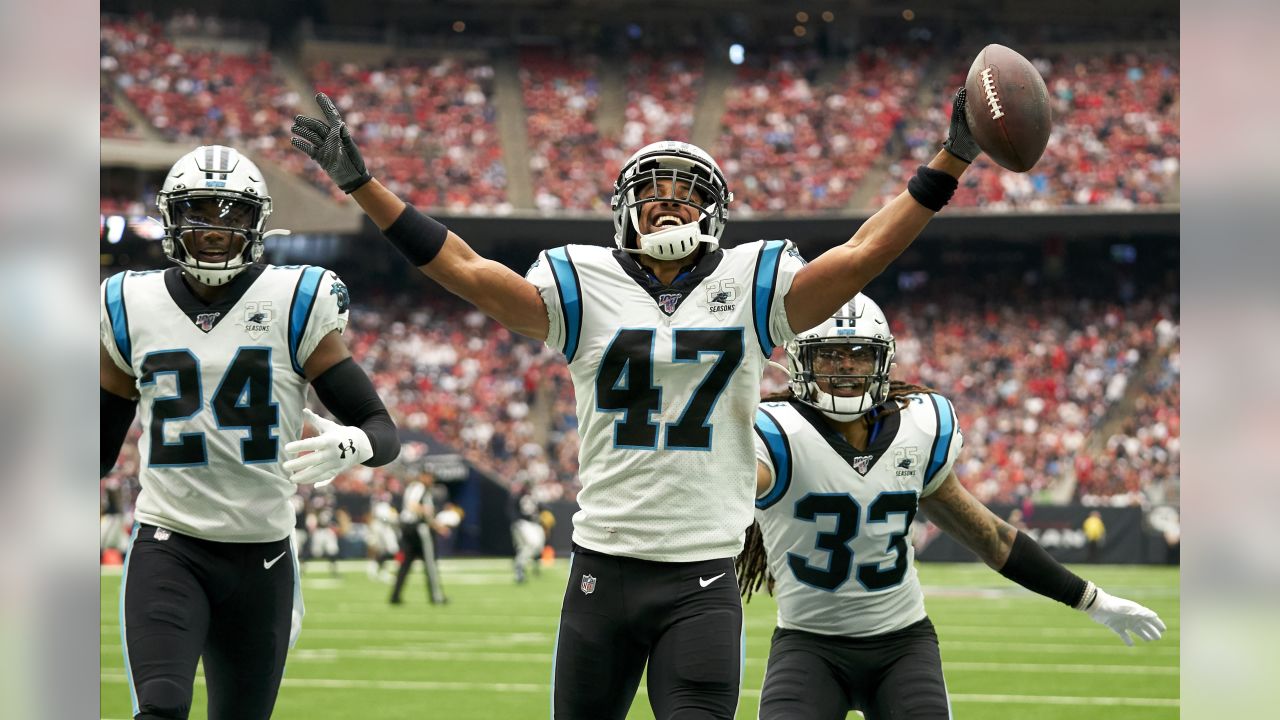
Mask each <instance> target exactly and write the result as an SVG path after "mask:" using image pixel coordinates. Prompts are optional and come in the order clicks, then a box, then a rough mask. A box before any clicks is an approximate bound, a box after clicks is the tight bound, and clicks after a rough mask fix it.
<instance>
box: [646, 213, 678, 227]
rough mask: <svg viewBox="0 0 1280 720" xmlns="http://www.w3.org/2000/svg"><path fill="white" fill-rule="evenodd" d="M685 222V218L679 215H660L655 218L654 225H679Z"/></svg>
mask: <svg viewBox="0 0 1280 720" xmlns="http://www.w3.org/2000/svg"><path fill="white" fill-rule="evenodd" d="M684 224H685V222H684V218H682V217H680V216H679V215H659V216H657V217H656V218H654V219H653V227H656V228H664V227H678V226H680V225H684Z"/></svg>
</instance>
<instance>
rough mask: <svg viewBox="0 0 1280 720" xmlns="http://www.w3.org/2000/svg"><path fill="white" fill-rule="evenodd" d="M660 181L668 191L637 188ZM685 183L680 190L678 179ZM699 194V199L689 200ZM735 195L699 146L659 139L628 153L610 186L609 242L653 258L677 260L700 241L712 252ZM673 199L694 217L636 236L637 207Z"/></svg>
mask: <svg viewBox="0 0 1280 720" xmlns="http://www.w3.org/2000/svg"><path fill="white" fill-rule="evenodd" d="M658 180H669V181H671V182H670V183H669V184H670V192H669V194H667V195H664V196H663V197H656V195H657V193H656V192H654V193H645V194H646V195H648V196H647V197H637V193H638V191H640V190H642V189H647V188H649V187H650V186H652V187H655V188H656V187H657V182H658ZM678 182H683V183H685V185H686V186H687V187H686V189H685V190H684V191H683V192H682V191H680V190H679V189H678V188H677V183H678ZM695 192H696V193H697V194H698V197H699V200H700V201H701V202H699V201H698V200H695V199H694V198H693V194H694V193H695ZM731 200H733V193H731V192H729V189H728V187H727V186H726V185H725V181H724V173H722V172H720V166H719V165H717V164H716V161H715V160H713V159H712V158H711V156H710V155H708V154H707V153H706V152H705V151H704V150H703V149H702V148H699V147H698V146H696V145H691V144H689V143H685V142H679V141H676V140H662V141H660V142H656V143H652V144H649V145H646V146H644V147H642V148H640V151H639V152H637V153H636V154H635V155H632V156H631V158H630V159H629V160H627V162H626V164H625V165H623V166H622V171H621V172H620V173H618V180H617V182H615V183H614V185H613V199H612V201H611V202H610V205H611V207H612V208H613V230H614V234H613V241H614V243H615V244H616V245H617V246H618V248H619V249H621V250H623V251H625V252H630V253H637V254H642V255H648V256H649V257H652V258H654V259H657V260H679V259H681V258H685V257H688V256H689V255H692V254H693V251H694V250H696V249H697V248H698V244H699V243H707V244H708V245H710V246H711V247H710V248H709V250H710V251H714V250H715V249H716V248H718V247H719V246H720V235H721V234H722V233H723V232H724V224H725V220H726V219H727V218H728V205H729V202H730V201H731ZM651 202H676V203H679V204H681V205H688V206H690V207H693V208H695V209H697V211H698V220H697V221H696V222H691V223H687V224H684V225H675V226H671V227H665V228H663V229H661V230H658V231H656V232H652V233H649V234H648V235H642V234H640V231H639V228H640V212H639V211H640V208H641V206H643V205H644V204H645V203H651Z"/></svg>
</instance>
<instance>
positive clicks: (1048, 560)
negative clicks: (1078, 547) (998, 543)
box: [1000, 530, 1088, 607]
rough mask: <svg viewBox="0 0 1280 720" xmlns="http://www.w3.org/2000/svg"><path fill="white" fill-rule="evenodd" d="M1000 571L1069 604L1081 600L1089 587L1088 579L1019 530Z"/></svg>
mask: <svg viewBox="0 0 1280 720" xmlns="http://www.w3.org/2000/svg"><path fill="white" fill-rule="evenodd" d="M1000 574H1001V575H1003V576H1005V577H1007V578H1009V579H1010V580H1012V581H1014V582H1016V583H1018V584H1019V585H1021V586H1022V587H1024V588H1026V589H1028V590H1030V591H1032V592H1036V593H1040V594H1041V595H1044V596H1045V597H1047V598H1052V599H1054V600H1057V601H1058V602H1060V603H1063V604H1065V605H1069V606H1071V607H1076V606H1078V605H1079V604H1080V601H1081V600H1082V599H1083V598H1084V594H1085V591H1086V590H1087V589H1088V583H1086V582H1085V581H1084V580H1083V579H1081V578H1080V577H1079V576H1077V575H1076V574H1075V573H1073V572H1071V571H1070V570H1068V569H1066V568H1065V567H1063V566H1062V563H1059V562H1058V561H1057V560H1054V559H1053V557H1052V556H1051V555H1049V553H1048V552H1046V551H1045V549H1044V548H1042V547H1040V545H1039V543H1037V542H1036V541H1035V540H1032V539H1031V538H1030V537H1029V536H1028V535H1027V534H1026V533H1024V532H1022V531H1021V530H1019V531H1018V536H1017V537H1015V538H1014V539H1013V547H1012V548H1010V549H1009V559H1008V560H1006V561H1005V563H1004V567H1002V568H1000Z"/></svg>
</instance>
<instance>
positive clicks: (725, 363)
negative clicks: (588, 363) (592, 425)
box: [596, 328, 745, 450]
mask: <svg viewBox="0 0 1280 720" xmlns="http://www.w3.org/2000/svg"><path fill="white" fill-rule="evenodd" d="M654 335H655V331H654V330H653V329H652V328H626V329H623V330H619V331H618V334H617V335H615V336H614V338H613V341H612V342H610V343H609V347H608V349H607V350H605V353H604V357H603V358H602V359H601V361H600V370H599V373H598V374H597V375H596V409H597V410H599V411H602V412H620V413H622V417H620V418H618V419H617V420H615V421H614V423H613V444H614V447H619V448H633V449H640V450H655V449H657V447H658V430H659V423H657V422H655V421H654V419H653V416H654V415H657V414H658V413H659V412H661V410H662V388H661V387H659V386H656V385H654V382H653V353H654ZM672 339H673V342H674V346H675V347H674V349H673V351H672V358H671V359H672V361H673V362H677V363H686V362H687V363H696V362H700V361H701V359H702V356H703V355H704V354H714V355H716V356H717V357H716V359H715V362H714V363H713V364H712V365H711V369H710V370H709V371H707V374H706V376H705V377H703V379H702V382H701V383H700V384H699V385H698V387H697V389H696V390H694V392H693V395H692V397H690V398H689V403H688V405H686V406H685V408H684V410H683V411H682V412H681V413H680V418H679V419H678V420H676V421H675V422H673V423H663V424H662V425H663V429H664V430H665V440H664V443H663V445H664V447H666V448H667V449H669V450H709V449H710V448H711V437H712V430H713V427H712V425H711V423H709V422H708V421H707V419H708V418H709V417H710V416H711V411H712V410H714V409H715V406H716V401H717V400H719V399H720V394H721V393H723V392H724V389H725V388H726V387H727V386H728V385H729V381H730V380H731V379H733V373H734V371H736V370H737V369H738V366H739V365H741V364H742V356H743V353H744V348H745V346H744V341H743V333H742V328H715V329H701V328H687V329H680V330H675V331H673V332H672Z"/></svg>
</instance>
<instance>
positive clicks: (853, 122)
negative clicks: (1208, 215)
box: [100, 15, 1180, 215]
mask: <svg viewBox="0 0 1280 720" xmlns="http://www.w3.org/2000/svg"><path fill="white" fill-rule="evenodd" d="M193 22H195V23H197V25H199V21H196V20H193V19H192V18H189V17H188V18H185V19H182V21H181V22H178V21H170V22H169V23H167V24H163V23H160V22H158V21H156V20H154V19H150V18H149V17H145V16H143V17H133V18H129V19H122V18H118V17H114V16H108V15H104V16H103V20H102V36H101V44H100V63H101V68H102V72H103V74H104V77H105V78H107V80H108V81H109V83H110V85H111V88H110V92H108V90H107V88H104V90H103V94H102V99H101V121H102V134H103V136H104V137H137V136H138V135H139V134H140V133H139V130H138V129H137V128H133V127H131V125H130V123H129V122H128V120H127V119H126V118H125V116H124V115H123V114H122V113H121V112H120V110H119V108H118V107H117V106H116V104H117V103H119V102H128V103H131V104H132V105H133V106H134V107H136V108H137V109H138V110H139V111H140V112H141V113H142V114H143V116H145V117H146V118H147V119H148V122H149V124H150V125H151V128H152V129H154V131H155V132H156V133H157V134H158V135H159V136H160V137H162V138H164V139H165V140H169V141H173V142H184V143H187V142H192V141H196V142H212V141H218V142H225V143H229V144H234V145H237V146H240V147H242V148H243V149H244V150H245V151H246V152H249V153H252V154H253V155H255V156H258V157H261V158H264V159H268V160H270V161H272V162H275V163H278V164H280V165H281V166H282V167H283V168H284V169H285V170H286V171H288V172H291V173H294V174H297V175H300V176H304V177H308V178H310V179H311V180H312V181H313V182H314V183H315V184H316V186H317V187H320V188H322V189H324V190H325V191H326V192H329V193H333V194H335V197H336V196H337V195H336V193H338V191H337V190H335V189H333V188H332V184H331V183H327V182H324V180H323V178H320V177H319V176H318V175H317V173H319V170H318V169H317V168H316V167H315V165H314V163H308V162H304V161H305V160H306V158H305V157H302V156H300V155H299V154H298V153H295V152H292V151H291V150H290V148H289V145H288V126H289V123H290V121H291V120H292V117H293V115H294V114H295V113H297V112H299V110H300V109H301V108H302V107H303V105H305V104H307V103H302V102H301V98H300V95H299V92H298V91H296V90H295V89H291V88H290V87H289V86H288V84H287V83H286V82H285V80H284V79H283V74H282V72H281V71H280V69H279V68H278V67H277V65H278V64H279V63H280V62H281V59H280V58H275V57H273V55H271V54H270V53H269V52H268V51H267V50H265V49H264V48H265V44H261V45H260V46H255V45H253V44H252V43H248V44H246V47H248V48H255V47H260V48H263V49H249V50H247V51H245V52H232V51H230V50H226V51H223V50H212V49H208V48H207V47H205V46H203V45H199V44H194V45H193V44H190V43H184V42H181V40H180V37H179V36H180V34H181V33H182V32H183V29H184V28H187V27H188V26H190V25H191V24H192V23H193ZM200 27H203V25H200ZM223 32H225V31H223ZM933 48H934V46H932V45H928V44H919V43H917V44H912V45H898V44H891V43H888V42H886V43H885V44H882V45H869V46H865V47H860V48H859V49H858V50H857V51H856V52H853V53H852V54H850V55H849V56H848V57H847V58H845V59H843V60H839V61H832V59H830V58H828V57H825V56H823V55H821V54H820V53H819V52H818V51H817V50H815V49H808V50H804V49H775V50H767V49H765V50H762V51H760V52H756V53H754V54H752V55H751V56H749V57H748V59H747V62H745V63H744V64H743V65H741V66H739V67H738V68H737V69H736V72H735V74H734V76H733V80H732V82H731V83H730V84H729V86H728V87H727V88H725V89H724V90H723V92H724V93H725V95H724V98H723V100H724V102H723V107H724V110H723V114H722V116H721V118H720V120H719V133H718V139H717V140H716V141H715V142H714V143H713V144H712V147H711V148H710V149H711V151H712V153H713V155H714V156H715V157H717V158H718V159H719V160H720V162H721V165H722V167H723V169H724V170H725V173H726V175H727V176H728V177H730V178H732V181H733V187H734V189H735V193H736V195H737V200H736V202H735V207H734V210H735V211H736V212H740V213H743V214H745V215H750V214H761V213H781V212H787V213H795V212H813V211H819V212H820V211H836V210H842V209H851V208H850V204H851V203H854V202H857V203H858V204H860V205H863V206H865V207H862V208H852V209H865V208H868V207H878V206H879V205H880V204H882V203H883V202H884V201H885V200H887V199H888V198H889V197H891V196H892V195H895V194H896V193H897V192H898V190H899V189H900V188H901V186H902V183H903V182H904V179H905V178H906V177H907V176H909V175H910V174H911V173H912V172H914V169H915V166H916V165H917V164H919V163H921V162H924V161H926V160H927V159H928V156H929V155H930V154H931V153H933V152H934V151H935V149H936V147H937V146H938V144H939V143H940V142H941V136H940V135H939V133H940V132H942V130H943V129H945V128H946V126H947V123H946V113H948V112H949V102H948V100H949V98H950V94H951V88H954V87H956V86H958V85H960V84H962V83H963V81H964V72H965V68H963V67H955V68H953V69H952V70H951V72H950V73H949V74H948V73H941V74H939V73H938V72H937V70H936V68H938V67H940V62H941V60H940V58H939V55H938V52H937V51H936V50H935V49H933ZM624 59H625V62H624V63H623V64H624V66H625V71H624V72H623V82H624V83H625V98H626V102H625V104H624V105H623V107H622V108H620V111H621V113H622V117H621V118H619V123H618V124H617V126H618V127H617V129H616V130H611V131H609V132H604V131H602V130H601V127H602V126H609V127H613V124H611V123H606V122H604V119H602V118H601V117H599V112H600V99H601V82H602V80H601V68H602V67H605V66H606V65H607V64H608V63H611V62H619V60H617V59H611V58H609V57H604V56H601V55H598V54H592V53H574V54H572V55H570V54H569V53H568V52H567V51H565V50H564V49H563V48H548V47H538V48H524V49H521V50H520V52H519V54H518V79H519V82H520V86H521V88H522V97H523V101H524V110H525V118H524V120H525V127H526V131H527V142H528V151H529V152H528V162H529V168H530V171H531V177H532V180H533V189H534V195H533V204H534V208H535V209H537V210H539V211H541V212H543V213H552V214H554V213H558V212H562V211H587V212H596V213H599V212H603V211H605V210H607V208H608V203H609V196H610V188H609V183H610V182H611V180H612V170H606V168H615V167H618V166H619V165H620V164H621V162H622V161H623V160H625V158H626V157H627V156H628V155H629V154H630V153H631V152H633V151H634V150H635V149H636V148H638V147H640V146H642V145H643V144H644V143H647V142H649V141H651V140H654V139H658V138H661V137H670V136H675V137H688V135H689V134H690V133H691V131H692V128H693V125H694V121H695V119H696V118H695V116H694V113H695V110H696V108H698V107H699V105H700V103H699V101H700V99H701V95H702V93H704V92H706V91H707V85H706V83H705V82H703V78H704V76H705V72H706V71H705V64H706V60H705V55H704V54H703V53H697V52H692V51H672V52H666V53H662V54H660V55H659V54H655V53H652V52H640V51H632V52H630V53H629V54H627V55H626V56H625V58H624ZM1033 61H1034V62H1035V63H1036V65H1037V67H1038V68H1039V69H1040V71H1041V74H1042V75H1043V76H1044V77H1045V80H1046V82H1047V85H1048V89H1049V94H1050V98H1051V102H1052V108H1053V117H1054V127H1053V133H1052V135H1051V137H1050V141H1049V146H1048V149H1047V150H1046V151H1045V154H1044V157H1043V158H1042V159H1041V161H1040V162H1039V164H1038V165H1037V166H1036V168H1035V169H1033V170H1032V171H1030V172H1027V173H1022V174H1017V173H1009V172H1005V171H1002V170H999V169H998V168H996V167H994V166H993V165H992V164H991V162H990V161H989V160H987V159H986V158H980V159H979V160H978V161H977V163H976V164H975V167H974V168H973V169H972V170H971V171H970V172H969V173H967V174H966V176H965V179H964V182H963V183H962V184H961V187H960V189H959V191H958V192H957V193H956V196H955V198H954V199H953V201H952V205H953V206H957V207H982V208H986V209H990V210H1012V209H1019V210H1046V209H1050V208H1058V207H1068V206H1100V207H1111V208H1129V207H1135V206H1146V205H1156V204H1161V203H1170V202H1176V200H1177V195H1176V193H1177V187H1178V174H1179V154H1180V143H1179V109H1178V108H1179V82H1180V76H1179V65H1178V59H1177V56H1176V55H1175V54H1174V53H1172V52H1169V51H1166V50H1160V49H1152V50H1150V51H1145V52H1136V51H1128V52H1121V51H1114V50H1108V49H1105V48H1103V49H1097V50H1088V51H1086V50H1080V49H1075V50H1052V49H1050V50H1047V51H1045V52H1043V53H1040V54H1035V55H1034V56H1033ZM303 71H304V73H305V74H306V76H307V79H308V80H309V81H310V83H311V84H312V85H313V86H314V87H315V88H317V89H321V90H324V91H326V92H328V93H329V94H330V95H331V96H332V97H334V98H335V100H336V101H337V103H338V105H339V107H340V108H341V109H342V110H343V111H344V112H345V113H347V116H348V117H349V118H350V119H351V120H352V123H353V126H354V127H356V128H357V129H358V132H359V134H360V137H359V138H357V140H358V141H359V142H360V146H361V147H362V148H364V149H365V155H366V156H367V157H368V159H369V162H370V163H371V165H372V167H371V169H372V170H373V172H374V173H375V174H377V175H378V176H379V177H380V178H381V179H382V180H383V182H384V183H387V184H388V186H389V187H391V189H392V190H394V191H396V192H397V193H399V194H400V195H401V196H403V197H406V198H407V199H409V200H410V201H411V202H413V203H414V204H416V205H419V206H422V207H429V208H443V209H446V210H447V211H449V212H452V213H481V212H483V213H506V212H509V211H511V210H512V209H514V208H513V207H512V205H511V204H510V200H509V198H508V197H507V185H508V175H509V172H508V169H507V168H506V167H505V165H504V164H503V156H502V143H501V138H500V137H499V133H498V129H497V126H496V124H495V122H494V120H495V115H496V111H495V105H494V101H493V92H494V91H493V85H494V74H495V68H494V65H493V64H492V63H490V62H487V61H483V60H475V59H461V58H460V57H454V56H450V55H447V54H444V55H440V56H432V57H426V58H424V57H422V56H421V55H418V56H416V57H402V58H399V59H394V60H390V61H387V62H385V63H352V62H342V61H336V62H325V61H321V62H317V63H314V64H312V65H311V66H309V67H305V68H303ZM710 105H711V106H717V105H716V104H715V103H711V104H710ZM868 183H869V184H870V185H868V187H867V190H869V192H867V191H863V192H859V190H860V189H862V186H863V185H864V184H868ZM857 198H865V202H863V201H860V200H857Z"/></svg>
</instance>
